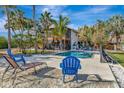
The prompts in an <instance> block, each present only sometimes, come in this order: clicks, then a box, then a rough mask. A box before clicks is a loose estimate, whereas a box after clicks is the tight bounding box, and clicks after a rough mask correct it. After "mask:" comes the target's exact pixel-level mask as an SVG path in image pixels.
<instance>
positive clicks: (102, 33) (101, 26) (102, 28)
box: [94, 20, 108, 62]
mask: <svg viewBox="0 0 124 93" xmlns="http://www.w3.org/2000/svg"><path fill="white" fill-rule="evenodd" d="M94 28H95V30H96V31H95V33H94V43H97V44H98V45H99V50H100V62H102V49H103V45H104V44H105V42H107V40H108V35H107V34H106V24H105V22H103V21H101V20H98V21H97V24H96V25H95V26H94Z"/></svg>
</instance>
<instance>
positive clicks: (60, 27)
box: [53, 15, 70, 49]
mask: <svg viewBox="0 0 124 93" xmlns="http://www.w3.org/2000/svg"><path fill="white" fill-rule="evenodd" d="M69 23H70V20H69V18H68V17H64V16H62V15H60V16H59V20H58V21H55V20H54V21H53V24H54V29H53V36H56V37H57V38H58V40H59V47H60V49H62V40H63V37H64V42H65V33H66V32H67V26H68V24H69ZM64 48H65V46H64Z"/></svg>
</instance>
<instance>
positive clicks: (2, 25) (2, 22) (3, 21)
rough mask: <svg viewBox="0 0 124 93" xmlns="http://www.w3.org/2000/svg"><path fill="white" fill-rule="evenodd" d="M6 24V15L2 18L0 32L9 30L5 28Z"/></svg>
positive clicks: (0, 19)
mask: <svg viewBox="0 0 124 93" xmlns="http://www.w3.org/2000/svg"><path fill="white" fill-rule="evenodd" d="M5 24H6V16H3V17H1V18H0V32H7V30H6V29H5V28H4V25H5Z"/></svg>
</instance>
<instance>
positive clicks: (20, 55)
mask: <svg viewBox="0 0 124 93" xmlns="http://www.w3.org/2000/svg"><path fill="white" fill-rule="evenodd" d="M23 56H24V55H23V54H16V55H14V57H23Z"/></svg>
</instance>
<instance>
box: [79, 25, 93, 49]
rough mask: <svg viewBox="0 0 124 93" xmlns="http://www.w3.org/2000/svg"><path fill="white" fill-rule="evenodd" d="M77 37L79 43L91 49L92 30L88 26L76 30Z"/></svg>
mask: <svg viewBox="0 0 124 93" xmlns="http://www.w3.org/2000/svg"><path fill="white" fill-rule="evenodd" d="M78 36H79V40H80V41H81V42H83V43H84V44H85V46H86V45H88V46H90V47H92V45H93V42H92V38H93V28H92V27H90V26H86V25H85V26H84V27H82V28H79V29H78Z"/></svg>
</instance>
